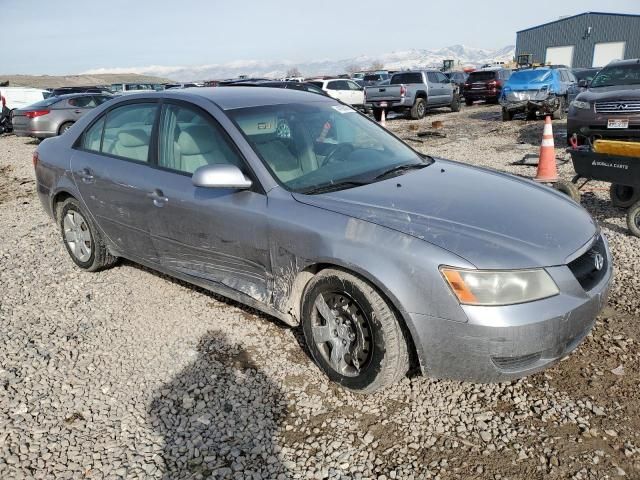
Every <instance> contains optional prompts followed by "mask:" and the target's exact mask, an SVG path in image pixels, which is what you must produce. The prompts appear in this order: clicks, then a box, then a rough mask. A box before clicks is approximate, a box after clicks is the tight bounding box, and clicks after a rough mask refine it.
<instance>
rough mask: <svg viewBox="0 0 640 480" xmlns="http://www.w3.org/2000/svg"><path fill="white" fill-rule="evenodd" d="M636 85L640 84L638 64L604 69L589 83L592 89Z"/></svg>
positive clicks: (639, 65) (639, 67) (639, 66)
mask: <svg viewBox="0 0 640 480" xmlns="http://www.w3.org/2000/svg"><path fill="white" fill-rule="evenodd" d="M638 84H640V64H638V63H632V64H628V65H613V66H611V67H605V68H603V69H602V70H600V71H599V72H598V74H597V75H596V76H595V77H593V80H592V81H591V86H592V87H612V86H614V85H638Z"/></svg>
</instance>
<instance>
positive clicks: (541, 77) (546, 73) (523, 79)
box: [509, 70, 551, 84]
mask: <svg viewBox="0 0 640 480" xmlns="http://www.w3.org/2000/svg"><path fill="white" fill-rule="evenodd" d="M550 77H551V70H520V71H518V72H514V73H513V75H511V77H510V78H509V83H511V84H513V83H533V82H544V81H545V80H548V79H549V78H550Z"/></svg>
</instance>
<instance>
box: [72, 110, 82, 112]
mask: <svg viewBox="0 0 640 480" xmlns="http://www.w3.org/2000/svg"><path fill="white" fill-rule="evenodd" d="M74 112H76V113H82V110H74Z"/></svg>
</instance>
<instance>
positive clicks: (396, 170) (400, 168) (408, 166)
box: [373, 163, 431, 180]
mask: <svg viewBox="0 0 640 480" xmlns="http://www.w3.org/2000/svg"><path fill="white" fill-rule="evenodd" d="M429 165H431V164H430V163H404V164H402V165H396V166H395V167H391V168H390V169H388V170H385V171H384V172H382V173H380V174H379V175H376V176H375V177H374V178H373V179H374V180H384V179H385V178H390V177H396V176H398V175H402V174H403V173H404V172H406V171H409V170H417V169H420V168H424V167H428V166H429Z"/></svg>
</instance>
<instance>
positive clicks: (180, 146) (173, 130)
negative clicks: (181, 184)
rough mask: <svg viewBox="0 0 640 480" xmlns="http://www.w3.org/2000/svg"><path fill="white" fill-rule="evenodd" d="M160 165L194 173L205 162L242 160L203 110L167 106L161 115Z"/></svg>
mask: <svg viewBox="0 0 640 480" xmlns="http://www.w3.org/2000/svg"><path fill="white" fill-rule="evenodd" d="M158 142H159V144H158V166H160V167H164V168H168V169H170V170H176V171H179V172H184V173H193V172H195V171H196V170H197V169H198V168H200V167H202V166H204V165H236V166H237V167H240V168H242V160H241V159H240V157H239V156H238V154H237V153H236V152H235V150H234V149H233V148H232V147H231V146H230V145H229V143H228V142H227V140H226V139H225V136H224V134H223V133H222V131H221V130H220V127H218V126H217V125H216V124H215V123H214V121H213V120H212V119H210V118H208V116H207V115H205V114H204V113H202V112H199V111H197V110H195V109H191V108H188V107H184V106H180V105H166V106H165V107H163V109H162V115H161V117H160V130H159V133H158Z"/></svg>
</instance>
